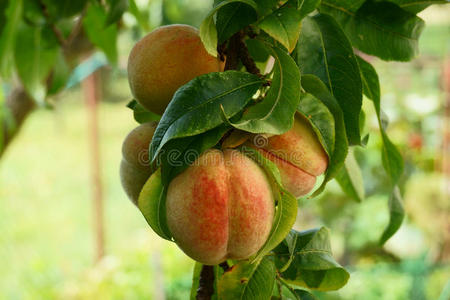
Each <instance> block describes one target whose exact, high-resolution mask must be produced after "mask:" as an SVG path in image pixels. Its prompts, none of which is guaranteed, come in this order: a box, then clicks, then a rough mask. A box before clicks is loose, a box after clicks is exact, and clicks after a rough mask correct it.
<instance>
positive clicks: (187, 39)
mask: <svg viewBox="0 0 450 300" xmlns="http://www.w3.org/2000/svg"><path fill="white" fill-rule="evenodd" d="M223 67H224V63H223V62H221V61H220V60H219V59H218V58H215V57H213V56H211V55H209V54H208V52H207V51H206V49H205V48H204V46H203V44H202V41H201V40H200V36H199V35H198V30H197V29H196V28H194V27H192V26H188V25H180V24H175V25H168V26H162V27H159V28H158V29H156V30H154V31H152V32H150V33H149V34H147V35H146V36H145V37H144V38H142V39H141V40H140V41H139V42H138V43H137V44H136V45H135V46H134V47H133V49H132V50H131V53H130V57H129V58H128V81H129V83H130V88H131V92H132V93H133V95H134V97H135V98H136V100H137V101H138V102H139V103H140V104H142V106H144V107H145V108H147V109H148V110H150V111H152V112H154V113H157V114H162V113H163V112H164V110H165V109H166V107H167V105H168V103H169V101H170V100H171V99H172V96H173V94H174V93H175V91H176V90H177V89H178V88H179V87H180V86H182V85H183V84H185V83H187V82H188V81H190V80H191V79H193V78H195V77H197V76H199V75H202V74H206V73H210V72H218V71H222V70H223Z"/></svg>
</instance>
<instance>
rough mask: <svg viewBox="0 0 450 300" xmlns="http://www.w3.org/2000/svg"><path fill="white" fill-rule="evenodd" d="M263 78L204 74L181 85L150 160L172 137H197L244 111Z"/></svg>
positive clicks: (155, 138) (234, 73)
mask: <svg viewBox="0 0 450 300" xmlns="http://www.w3.org/2000/svg"><path fill="white" fill-rule="evenodd" d="M262 83H263V81H262V80H261V79H260V78H259V77H258V76H256V75H253V74H249V73H246V72H239V71H226V72H216V73H209V74H205V75H201V76H199V77H196V78H194V79H193V80H191V81H190V82H188V83H187V84H185V85H183V86H182V87H180V88H179V89H178V90H177V92H176V93H175V95H174V96H173V98H172V100H171V101H170V103H169V106H168V107H167V109H166V111H165V112H164V114H163V116H162V118H161V121H160V122H159V125H158V127H157V128H156V131H155V135H154V136H153V140H152V143H151V145H150V151H149V155H150V159H151V161H155V159H156V157H157V155H158V153H159V151H160V150H161V149H162V147H163V146H164V145H165V144H166V143H167V142H168V141H170V140H172V139H175V138H181V137H187V136H194V135H197V134H200V133H203V132H206V131H208V130H210V129H213V128H215V127H217V126H218V125H220V124H222V123H223V122H224V120H223V118H222V117H223V113H225V114H226V115H227V116H229V117H232V116H234V115H235V114H237V113H239V112H240V111H242V109H243V108H244V107H245V106H246V105H247V103H248V102H249V101H250V100H251V98H252V96H253V95H254V94H255V92H256V91H257V90H258V89H259V88H260V87H261V85H262Z"/></svg>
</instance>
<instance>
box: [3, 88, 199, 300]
mask: <svg viewBox="0 0 450 300" xmlns="http://www.w3.org/2000/svg"><path fill="white" fill-rule="evenodd" d="M81 99H82V97H81V95H80V93H79V91H73V92H70V93H68V94H67V95H66V98H65V99H64V101H63V102H61V103H60V104H58V105H56V108H55V110H54V111H49V110H38V111H37V112H35V113H34V114H32V115H31V117H30V119H29V120H28V121H27V122H26V123H25V126H24V128H23V130H22V131H21V133H20V136H19V137H18V138H17V139H16V140H15V141H14V143H13V144H12V145H11V147H10V148H9V149H8V151H7V153H6V155H5V156H4V157H3V158H2V161H1V163H0V199H1V201H0V244H1V245H2V246H1V247H0V257H2V264H3V265H2V267H1V268H0V291H1V292H0V295H5V296H6V297H7V298H9V299H54V298H62V297H63V296H64V295H66V294H67V295H72V296H74V297H76V298H78V297H79V296H83V297H84V296H86V297H87V298H92V297H94V295H95V294H96V293H99V294H102V295H104V296H105V295H106V298H109V297H107V295H108V293H105V291H102V286H116V287H123V285H126V286H127V287H128V288H126V289H123V290H125V291H130V290H132V289H131V287H132V286H136V287H137V286H140V287H145V288H141V291H139V289H138V291H139V292H138V294H139V295H137V296H147V297H148V296H149V295H151V294H152V293H153V292H154V291H153V290H154V289H153V287H154V281H152V279H151V278H152V274H153V273H154V272H153V271H152V268H154V267H155V266H154V261H155V259H154V258H155V257H157V256H158V255H159V256H161V257H162V266H161V267H160V268H162V269H163V271H164V274H165V276H167V278H165V279H166V288H167V289H168V290H169V289H170V286H169V282H176V281H177V280H178V279H179V278H181V279H182V280H184V281H186V280H185V279H186V276H189V273H190V271H191V267H192V262H191V261H190V260H189V259H188V258H187V257H186V256H185V255H184V254H183V253H182V252H181V251H178V250H177V249H176V247H175V246H174V245H173V244H172V243H169V242H166V241H162V240H161V239H160V238H159V237H157V236H156V235H155V234H154V233H153V232H152V231H151V230H150V228H149V227H148V226H147V224H146V222H145V220H144V218H143V217H142V215H141V214H140V212H139V211H138V209H136V207H134V206H133V205H132V203H131V202H130V201H129V200H128V199H127V198H126V196H125V194H124V192H123V191H122V188H121V186H120V181H119V176H118V170H119V162H120V158H121V143H122V140H123V138H124V136H125V135H126V134H127V132H128V131H130V130H131V129H132V128H133V127H134V126H135V125H136V124H135V123H134V121H133V119H132V118H131V114H130V111H129V110H128V109H126V108H125V107H124V105H125V103H115V104H109V103H102V104H101V105H100V109H99V118H100V121H99V123H100V136H101V139H100V147H101V154H102V160H101V172H102V179H103V188H104V200H105V229H106V252H107V255H108V256H107V258H106V259H105V261H104V262H102V263H101V264H100V265H98V266H94V264H93V257H94V236H93V219H92V215H93V213H92V203H91V197H90V192H91V190H90V188H91V187H90V169H89V162H90V160H89V149H88V144H87V141H88V136H87V134H88V131H87V130H88V129H87V115H86V110H85V108H84V106H83V105H82V101H81ZM111 268H112V269H114V270H115V272H114V273H115V275H114V276H116V275H117V274H122V277H123V278H122V279H121V278H115V277H114V276H112V275H111V272H112V271H111V270H112V269H111ZM108 272H109V273H108ZM116 273H117V274H116ZM166 274H168V275H166ZM92 276H94V279H93V278H92ZM108 276H112V277H113V278H109V277H108ZM119 277H120V276H119ZM99 278H100V279H99ZM92 280H94V281H92ZM116 280H118V281H119V283H118V282H116ZM121 280H124V282H121ZM97 289H100V290H97ZM117 289H119V290H120V288H116V290H117ZM67 295H66V296H67ZM64 298H65V297H64ZM95 298H96V297H95ZM119 298H121V297H120V296H119ZM137 298H139V297H137Z"/></svg>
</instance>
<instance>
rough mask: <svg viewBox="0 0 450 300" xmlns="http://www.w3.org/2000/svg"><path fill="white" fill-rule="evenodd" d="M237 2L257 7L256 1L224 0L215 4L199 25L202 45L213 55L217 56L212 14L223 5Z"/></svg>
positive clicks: (215, 33)
mask: <svg viewBox="0 0 450 300" xmlns="http://www.w3.org/2000/svg"><path fill="white" fill-rule="evenodd" d="M237 2H240V3H244V4H246V5H249V6H251V7H252V8H254V9H255V10H256V9H257V8H258V6H257V5H256V3H255V2H254V1H252V0H226V1H223V2H220V3H218V4H217V5H215V6H214V7H213V8H212V10H211V11H210V12H209V14H208V15H207V16H206V18H205V19H204V20H203V22H202V24H201V25H200V38H201V40H202V42H203V45H204V46H205V49H206V51H208V53H209V54H211V55H212V56H214V57H216V56H217V29H216V25H215V24H214V15H215V14H216V12H217V11H218V10H219V9H221V8H222V7H224V6H225V5H228V4H231V3H237Z"/></svg>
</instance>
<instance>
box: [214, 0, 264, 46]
mask: <svg viewBox="0 0 450 300" xmlns="http://www.w3.org/2000/svg"><path fill="white" fill-rule="evenodd" d="M256 19H257V15H256V11H255V9H254V8H253V7H251V6H249V5H248V4H246V3H242V2H236V3H231V4H229V5H225V6H224V7H223V8H221V9H220V10H219V11H218V12H217V19H216V28H217V36H218V40H219V44H221V43H223V42H225V41H226V40H227V39H229V38H230V37H231V36H232V35H233V34H235V33H236V32H238V31H239V30H241V29H242V28H244V27H246V26H247V25H249V24H251V23H253V22H255V21H256Z"/></svg>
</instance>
